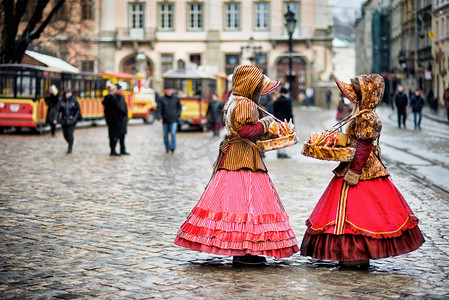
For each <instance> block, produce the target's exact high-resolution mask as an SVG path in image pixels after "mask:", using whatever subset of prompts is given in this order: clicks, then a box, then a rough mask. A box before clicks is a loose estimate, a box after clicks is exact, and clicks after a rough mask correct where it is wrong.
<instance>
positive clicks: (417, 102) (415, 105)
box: [410, 90, 424, 130]
mask: <svg viewBox="0 0 449 300" xmlns="http://www.w3.org/2000/svg"><path fill="white" fill-rule="evenodd" d="M410 105H411V107H412V111H413V120H414V122H415V130H416V129H421V119H422V108H423V107H424V98H423V97H422V96H421V91H420V90H416V91H415V94H414V95H413V96H412V97H411V99H410Z"/></svg>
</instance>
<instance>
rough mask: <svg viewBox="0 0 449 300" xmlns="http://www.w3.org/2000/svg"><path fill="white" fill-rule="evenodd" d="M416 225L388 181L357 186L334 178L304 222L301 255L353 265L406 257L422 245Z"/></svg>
mask: <svg viewBox="0 0 449 300" xmlns="http://www.w3.org/2000/svg"><path fill="white" fill-rule="evenodd" d="M418 222H419V221H418V218H417V217H416V216H415V215H414V214H413V212H412V210H411V209H410V207H409V206H408V204H407V203H406V201H405V200H404V198H403V197H402V195H401V194H400V192H399V191H398V190H397V189H396V187H395V186H394V185H393V183H392V182H391V181H390V179H389V178H388V177H383V178H376V179H373V180H367V181H360V182H359V183H358V184H357V185H355V186H348V185H347V184H346V183H345V182H344V180H343V178H341V177H340V178H339V177H334V178H333V179H332V181H331V182H330V184H329V186H328V187H327V189H326V191H325V192H324V194H323V195H322V196H321V198H320V200H319V201H318V204H317V205H316V207H315V209H314V210H313V212H312V214H311V216H310V218H309V219H308V220H307V222H306V225H307V227H308V229H307V232H306V234H305V235H304V239H303V241H302V244H301V255H304V256H311V257H314V258H316V259H321V260H336V261H351V260H363V259H377V258H385V257H389V256H395V255H400V254H405V253H408V252H411V251H413V250H416V249H417V248H419V247H420V246H421V245H422V244H423V243H424V237H423V236H422V233H421V231H420V229H419V227H418Z"/></svg>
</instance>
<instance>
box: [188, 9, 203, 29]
mask: <svg viewBox="0 0 449 300" xmlns="http://www.w3.org/2000/svg"><path fill="white" fill-rule="evenodd" d="M189 29H190V30H202V29H203V5H202V4H189Z"/></svg>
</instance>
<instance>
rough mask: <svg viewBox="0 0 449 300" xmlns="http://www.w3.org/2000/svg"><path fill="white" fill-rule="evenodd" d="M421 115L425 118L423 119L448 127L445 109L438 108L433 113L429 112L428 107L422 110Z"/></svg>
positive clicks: (448, 122)
mask: <svg viewBox="0 0 449 300" xmlns="http://www.w3.org/2000/svg"><path fill="white" fill-rule="evenodd" d="M422 114H423V117H425V118H428V119H431V120H433V121H436V122H440V123H445V124H448V125H449V121H448V118H447V112H446V108H445V107H441V106H440V107H438V110H437V111H436V112H434V111H431V110H430V108H429V107H428V106H425V107H424V108H423V110H422Z"/></svg>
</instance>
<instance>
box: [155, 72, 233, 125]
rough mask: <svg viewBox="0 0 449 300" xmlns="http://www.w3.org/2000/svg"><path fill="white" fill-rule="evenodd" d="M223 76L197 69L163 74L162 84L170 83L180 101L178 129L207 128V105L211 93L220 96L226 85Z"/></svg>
mask: <svg viewBox="0 0 449 300" xmlns="http://www.w3.org/2000/svg"><path fill="white" fill-rule="evenodd" d="M223 78H225V77H223V76H221V75H216V74H208V73H205V72H200V71H198V70H171V71H167V72H166V73H165V74H164V76H163V79H164V86H165V84H167V83H168V84H171V85H172V86H173V88H174V89H175V90H176V93H177V95H178V98H179V100H180V102H181V106H182V112H181V118H180V120H179V127H180V129H187V128H191V127H196V128H199V129H202V130H206V129H207V118H206V112H207V106H208V104H209V101H211V99H212V94H213V93H217V94H218V96H219V99H221V98H222V94H223V93H224V90H223V89H224V87H225V86H226V83H225V82H224V79H223ZM217 83H218V85H217ZM217 87H218V88H217Z"/></svg>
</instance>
